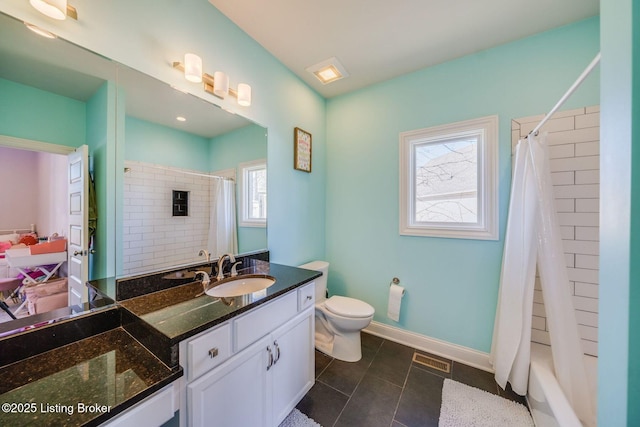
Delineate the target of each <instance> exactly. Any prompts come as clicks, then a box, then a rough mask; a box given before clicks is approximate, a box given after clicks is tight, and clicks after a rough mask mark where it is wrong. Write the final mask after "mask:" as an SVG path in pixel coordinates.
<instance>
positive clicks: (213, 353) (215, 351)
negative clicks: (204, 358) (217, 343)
mask: <svg viewBox="0 0 640 427" xmlns="http://www.w3.org/2000/svg"><path fill="white" fill-rule="evenodd" d="M217 355H218V347H214V348H212V349H211V350H209V357H210V358H212V359H213V358H214V357H216V356H217Z"/></svg>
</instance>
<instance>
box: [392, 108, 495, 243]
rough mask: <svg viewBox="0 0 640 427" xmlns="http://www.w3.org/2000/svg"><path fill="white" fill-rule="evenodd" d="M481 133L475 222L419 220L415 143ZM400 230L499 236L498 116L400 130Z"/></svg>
mask: <svg viewBox="0 0 640 427" xmlns="http://www.w3.org/2000/svg"><path fill="white" fill-rule="evenodd" d="M478 133H479V134H480V135H481V137H480V138H479V141H478V147H477V153H478V163H477V165H478V176H477V178H478V179H477V183H478V187H477V190H478V204H479V210H478V222H477V223H473V224H469V223H462V222H418V221H416V220H415V218H414V216H415V215H414V212H415V199H416V198H415V193H416V188H415V158H414V157H415V155H414V154H415V147H416V146H417V145H423V144H425V143H438V141H442V142H443V143H444V142H446V141H447V140H449V139H451V138H455V137H456V136H464V135H465V134H466V135H469V134H478ZM400 234H401V235H406V236H429V237H445V238H457V239H478V240H498V238H499V230H498V116H495V115H494V116H487V117H481V118H478V119H473V120H466V121H462V122H456V123H450V124H446V125H441V126H434V127H430V128H425V129H418V130H413V131H408V132H401V133H400Z"/></svg>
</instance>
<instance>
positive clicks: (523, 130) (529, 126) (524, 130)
mask: <svg viewBox="0 0 640 427" xmlns="http://www.w3.org/2000/svg"><path fill="white" fill-rule="evenodd" d="M554 117H557V116H554ZM538 123H540V121H538V122H531V123H522V122H521V123H520V124H521V126H520V134H521V135H526V134H528V133H529V132H531V131H532V130H533V129H534V128H535V127H536V126H538ZM573 129H575V118H574V117H573V116H569V117H558V118H553V119H550V120H549V121H548V122H546V123H545V124H544V125H543V126H542V127H541V128H540V129H539V132H540V134H542V133H543V132H549V133H552V132H560V131H567V130H573Z"/></svg>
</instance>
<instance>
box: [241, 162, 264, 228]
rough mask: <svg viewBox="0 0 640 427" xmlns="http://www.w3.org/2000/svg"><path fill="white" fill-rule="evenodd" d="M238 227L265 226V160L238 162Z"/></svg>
mask: <svg viewBox="0 0 640 427" xmlns="http://www.w3.org/2000/svg"><path fill="white" fill-rule="evenodd" d="M239 169H240V177H239V181H240V227H266V226H267V161H266V160H265V159H261V160H255V161H252V162H247V163H240V165H239Z"/></svg>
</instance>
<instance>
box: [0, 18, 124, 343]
mask: <svg viewBox="0 0 640 427" xmlns="http://www.w3.org/2000/svg"><path fill="white" fill-rule="evenodd" d="M0 57H1V58H2V60H1V61H0V94H1V96H0V112H1V113H0V200H2V204H1V205H0V236H1V237H0V289H1V292H2V296H0V300H1V301H2V303H3V304H4V308H6V309H7V310H0V336H4V335H8V334H10V333H13V332H17V331H21V330H24V329H28V328H32V327H34V326H39V325H46V324H49V323H51V322H55V321H58V320H60V319H65V318H68V317H69V316H73V315H76V314H79V313H84V312H86V310H92V309H95V308H97V306H98V305H100V304H102V303H98V302H96V301H92V302H91V304H88V303H84V304H74V305H71V306H70V305H69V298H68V295H69V291H68V283H67V282H66V281H65V280H66V277H67V276H68V275H69V271H68V270H69V269H68V268H67V262H66V256H65V255H64V254H63V255H60V253H59V252H54V253H53V255H50V257H51V259H49V260H43V259H42V258H36V257H35V252H34V251H32V250H31V245H29V244H33V243H37V242H39V241H40V242H42V241H47V240H49V239H51V240H53V239H55V236H56V234H57V235H58V236H59V237H62V238H67V239H68V237H69V216H68V214H67V213H66V205H67V203H66V202H65V201H66V200H67V199H68V197H69V196H68V194H67V191H68V190H67V156H66V154H68V153H69V152H72V151H73V150H74V149H75V148H77V147H80V146H81V145H85V144H86V145H88V147H89V153H90V156H91V158H92V163H93V166H94V170H93V175H94V176H95V177H96V179H97V181H100V184H101V185H100V186H99V187H98V188H97V193H98V197H99V198H100V199H102V200H104V199H106V197H107V196H106V194H105V193H106V190H105V182H106V179H105V177H106V175H105V174H106V168H105V165H106V159H105V156H106V154H105V152H104V151H105V150H104V146H105V145H106V143H107V133H108V132H109V130H108V123H109V117H110V114H111V113H110V111H111V108H112V107H113V100H112V99H111V98H110V96H109V94H110V87H112V85H113V84H114V82H115V77H116V68H115V64H113V63H112V62H111V61H109V60H107V59H105V58H103V57H101V56H99V55H96V54H94V53H92V52H89V51H86V50H84V49H82V48H79V47H77V46H75V45H73V44H70V43H67V42H65V41H63V40H60V39H45V38H43V37H40V36H38V35H36V34H34V33H32V32H31V31H29V30H27V28H26V27H25V25H24V24H23V23H22V22H20V21H17V20H15V19H13V18H11V17H8V16H6V15H4V14H0ZM111 116H113V114H111ZM104 213H105V214H107V212H104ZM98 237H99V240H100V242H101V243H100V244H101V245H103V246H94V248H98V255H96V256H95V257H93V259H90V260H89V262H90V264H92V266H91V267H92V270H93V271H94V272H97V273H100V272H102V271H104V269H105V268H104V263H103V261H102V260H103V259H104V258H106V253H105V251H101V250H100V248H102V247H106V241H107V238H108V237H107V236H105V235H104V234H100V235H98ZM40 248H42V247H40ZM62 250H63V251H64V249H62ZM54 258H55V261H52V259H54ZM58 258H60V260H58ZM84 258H86V257H84ZM58 262H60V265H59V266H58ZM52 263H53V265H50V264H52ZM32 264H33V265H32ZM41 264H46V265H41ZM48 273H51V275H50V276H49V274H48ZM57 277H60V280H56V278H57ZM45 282H46V283H45ZM85 300H86V298H85ZM0 305H2V304H0ZM12 315H13V316H15V317H17V318H18V319H17V320H11V317H12Z"/></svg>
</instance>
